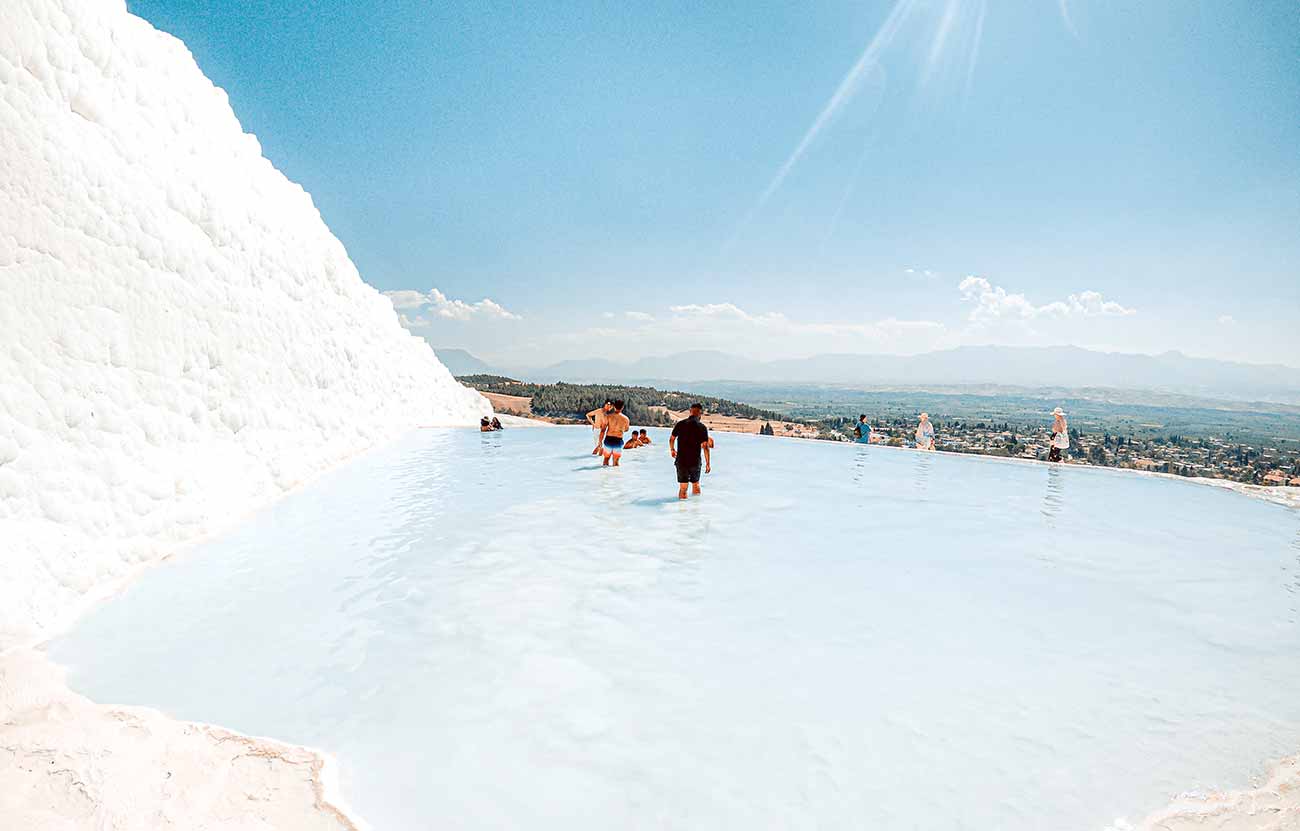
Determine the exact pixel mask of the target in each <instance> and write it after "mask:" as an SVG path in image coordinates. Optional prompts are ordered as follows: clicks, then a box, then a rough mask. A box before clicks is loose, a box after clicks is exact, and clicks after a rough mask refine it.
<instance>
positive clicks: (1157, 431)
mask: <svg viewBox="0 0 1300 831" xmlns="http://www.w3.org/2000/svg"><path fill="white" fill-rule="evenodd" d="M460 380H461V381H462V382H464V383H466V384H468V385H469V386H472V387H474V388H476V389H478V390H479V391H480V392H483V393H484V394H486V395H488V397H489V398H490V399H491V400H492V402H493V405H494V406H495V407H496V408H497V409H498V411H499V412H510V413H514V414H517V415H523V416H527V417H532V418H542V419H545V420H548V421H553V422H558V423H578V422H581V421H582V420H583V418H584V415H585V413H586V412H587V411H589V410H591V409H594V408H596V407H598V406H599V405H600V404H601V403H602V402H603V401H604V400H605V398H607V397H617V398H623V399H625V400H627V401H628V402H629V414H630V415H631V417H632V419H633V422H634V423H644V424H646V425H648V426H662V425H666V424H670V423H671V422H672V420H673V418H674V417H676V416H677V415H678V414H680V412H681V411H683V410H685V408H686V406H687V403H688V402H689V401H694V400H700V401H702V403H704V404H705V407H706V410H707V411H708V413H709V415H708V417H707V418H706V420H707V421H708V422H709V423H710V426H711V427H712V428H713V429H715V430H721V431H730V432H747V433H758V434H762V435H772V436H784V437H790V438H803V439H820V440H823V441H853V439H854V436H853V431H854V426H855V423H856V422H857V417H858V415H859V414H865V415H866V416H867V419H868V423H869V424H871V426H872V430H873V435H874V440H875V441H876V442H878V443H881V444H887V445H891V446H895V447H909V446H913V445H914V442H913V436H914V431H915V429H916V414H917V413H919V412H921V411H923V410H928V411H929V412H930V415H931V419H932V422H933V423H934V427H935V432H936V439H935V448H936V449H937V450H940V451H945V452H950V453H972V454H979V455H986V456H1002V457H1012V458H1020V459H1037V460H1046V459H1047V455H1048V450H1049V448H1048V439H1049V433H1048V427H1049V424H1050V421H1051V419H1050V416H1048V415H1047V413H1049V412H1050V407H1047V406H1046V404H1045V403H1044V402H1043V401H1041V400H1038V399H1027V398H1026V397H1024V396H1022V395H1008V394H1003V395H969V394H943V393H933V392H919V391H902V390H897V391H888V392H864V391H852V390H842V389H834V390H826V389H821V388H815V387H806V388H805V387H794V388H792V387H781V388H779V389H772V388H763V387H752V388H737V387H735V386H734V385H733V386H732V387H729V388H727V390H728V392H729V393H730V394H731V395H733V396H734V395H737V393H739V394H743V395H745V396H746V397H747V398H750V399H751V403H740V402H738V401H735V400H732V398H728V397H719V396H717V395H707V394H703V393H692V392H683V391H663V390H658V389H656V388H654V387H641V386H617V385H608V384H565V383H559V384H533V383H527V382H521V381H517V380H514V379H511V378H506V377H504V376H499V375H470V376H463V377H461V379H460ZM703 386H706V387H707V386H708V385H703ZM709 391H711V392H716V390H709ZM737 397H738V396H737ZM1071 403H1072V404H1073V405H1074V407H1077V409H1078V413H1079V417H1078V418H1077V419H1075V418H1071V426H1070V431H1069V432H1070V450H1069V453H1068V454H1067V455H1066V458H1065V460H1064V461H1065V463H1066V464H1086V465H1095V466H1101V467H1118V468H1129V469H1132V470H1142V471H1153V472H1158V473H1168V474H1173V475H1178V476H1201V477H1207V478H1214V479H1227V480H1231V481H1234V482H1242V483H1246V484H1254V485H1277V486H1295V487H1300V430H1293V428H1294V427H1295V426H1296V425H1297V424H1300V412H1297V413H1291V412H1290V410H1284V411H1282V412H1280V413H1269V414H1259V413H1256V412H1252V411H1249V410H1241V409H1223V408H1215V407H1211V406H1209V405H1202V406H1187V405H1186V404H1185V403H1184V404H1181V405H1180V406H1152V405H1142V406H1139V405H1127V404H1115V403H1111V402H1098V401H1095V400H1086V399H1074V400H1072V401H1071ZM1072 409H1073V408H1072ZM984 413H987V415H986V416H985V415H982V414H984ZM1031 413H1032V414H1033V415H1031ZM1171 426H1172V429H1170V428H1171ZM1279 428H1280V429H1279ZM1274 432H1276V433H1277V435H1276V436H1270V433H1274Z"/></svg>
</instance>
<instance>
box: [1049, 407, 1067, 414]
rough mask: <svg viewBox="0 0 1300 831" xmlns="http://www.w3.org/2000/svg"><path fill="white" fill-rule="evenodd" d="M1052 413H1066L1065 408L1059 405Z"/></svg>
mask: <svg viewBox="0 0 1300 831" xmlns="http://www.w3.org/2000/svg"><path fill="white" fill-rule="evenodd" d="M1052 415H1065V410H1062V409H1061V408H1060V407H1057V408H1056V409H1055V410H1052Z"/></svg>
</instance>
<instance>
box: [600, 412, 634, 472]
mask: <svg viewBox="0 0 1300 831" xmlns="http://www.w3.org/2000/svg"><path fill="white" fill-rule="evenodd" d="M613 407H614V411H613V412H612V413H610V414H609V415H607V416H605V429H604V430H602V431H601V435H602V441H601V444H603V445H604V450H605V452H604V456H605V461H603V462H601V466H602V467H604V466H608V465H609V460H610V459H613V460H614V467H618V460H619V458H620V457H621V456H622V455H623V434H624V433H626V432H627V431H628V429H630V428H631V427H632V422H631V421H630V420H628V417H627V416H625V415H623V399H621V398H620V399H618V400H617V401H615V402H614V404H613Z"/></svg>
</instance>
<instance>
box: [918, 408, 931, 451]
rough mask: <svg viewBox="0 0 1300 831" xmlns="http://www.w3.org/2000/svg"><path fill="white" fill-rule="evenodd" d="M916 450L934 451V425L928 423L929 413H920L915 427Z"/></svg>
mask: <svg viewBox="0 0 1300 831" xmlns="http://www.w3.org/2000/svg"><path fill="white" fill-rule="evenodd" d="M916 449H917V450H933V449H934V425H933V424H931V423H930V414H929V413H921V421H920V423H919V424H917V425H916Z"/></svg>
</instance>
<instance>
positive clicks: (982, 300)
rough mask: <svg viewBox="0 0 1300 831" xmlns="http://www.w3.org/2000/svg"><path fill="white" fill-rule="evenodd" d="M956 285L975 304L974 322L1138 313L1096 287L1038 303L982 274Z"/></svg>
mask: <svg viewBox="0 0 1300 831" xmlns="http://www.w3.org/2000/svg"><path fill="white" fill-rule="evenodd" d="M957 289H958V290H959V291H960V292H961V294H962V298H963V299H964V300H965V301H966V302H968V303H971V304H974V307H973V308H972V309H971V311H970V319H971V320H972V321H974V322H982V321H991V320H1022V321H1028V320H1034V319H1037V318H1067V317H1072V318H1081V317H1111V316H1119V317H1122V316H1127V315H1131V314H1136V312H1137V310H1136V309H1130V308H1126V307H1125V306H1122V305H1120V304H1119V303H1116V302H1115V301H1113V300H1107V299H1106V298H1105V297H1103V296H1102V295H1101V293H1100V292H1096V291H1081V292H1079V293H1078V294H1071V295H1070V296H1069V297H1067V298H1066V299H1065V300H1054V301H1052V302H1051V303H1045V304H1043V305H1041V306H1036V305H1034V304H1033V303H1032V302H1030V300H1029V298H1027V297H1025V295H1023V294H1018V293H1017V294H1013V293H1011V292H1008V291H1007V290H1006V289H1004V288H1002V287H1001V286H995V285H993V284H992V283H990V282H989V281H988V280H987V279H985V278H983V277H977V276H975V275H973V274H972V275H971V276H969V277H967V278H966V279H964V280H962V281H961V282H960V283H959V284H958V285H957Z"/></svg>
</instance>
